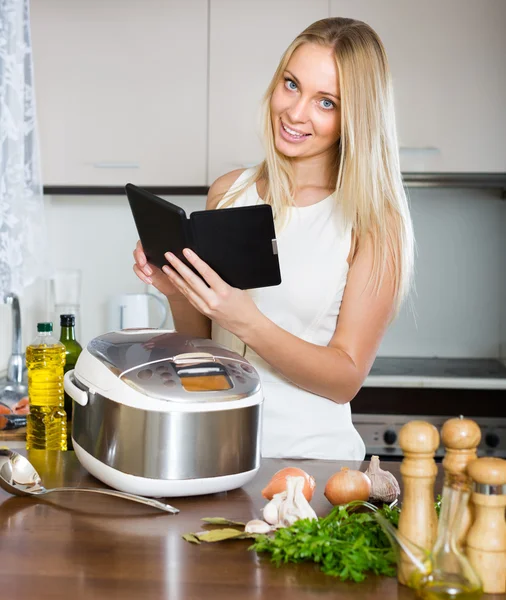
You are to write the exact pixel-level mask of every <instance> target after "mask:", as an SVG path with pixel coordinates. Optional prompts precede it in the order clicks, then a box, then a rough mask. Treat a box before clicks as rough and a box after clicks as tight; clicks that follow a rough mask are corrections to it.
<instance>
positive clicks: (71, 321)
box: [60, 315, 83, 423]
mask: <svg viewBox="0 0 506 600" xmlns="http://www.w3.org/2000/svg"><path fill="white" fill-rule="evenodd" d="M60 326H61V334H60V342H61V343H62V344H63V345H64V346H65V367H64V368H63V372H64V373H66V372H67V371H70V370H71V369H73V368H74V367H75V366H76V362H77V359H78V358H79V355H80V354H81V352H82V350H83V348H82V346H81V344H80V343H79V342H78V341H77V340H76V318H75V316H74V315H60ZM64 407H65V412H66V413H67V423H68V422H69V421H71V420H72V398H71V397H70V396H69V395H68V394H67V392H65V400H64Z"/></svg>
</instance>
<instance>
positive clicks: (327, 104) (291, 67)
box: [271, 44, 341, 158]
mask: <svg viewBox="0 0 506 600" xmlns="http://www.w3.org/2000/svg"><path fill="white" fill-rule="evenodd" d="M271 118H272V127H273V131H274V140H275V144H276V148H277V150H278V152H281V153H282V154H284V155H285V156H288V157H290V158H309V157H312V156H317V155H320V154H325V153H327V152H329V151H330V150H333V149H334V148H335V144H336V142H337V140H338V139H339V136H340V134H341V102H340V90H339V77H338V72H337V65H336V60H335V55H334V51H333V49H332V48H329V47H327V46H319V45H316V44H303V45H302V46H299V47H298V48H297V50H295V52H294V53H293V54H292V56H291V58H290V60H289V62H288V64H287V66H286V70H285V71H284V73H283V78H282V79H281V80H280V81H279V82H278V84H277V86H276V88H275V90H274V92H273V94H272V98H271Z"/></svg>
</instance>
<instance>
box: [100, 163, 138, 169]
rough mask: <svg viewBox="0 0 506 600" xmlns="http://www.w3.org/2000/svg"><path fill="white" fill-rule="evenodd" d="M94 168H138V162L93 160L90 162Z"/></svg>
mask: <svg viewBox="0 0 506 600" xmlns="http://www.w3.org/2000/svg"><path fill="white" fill-rule="evenodd" d="M91 165H92V167H94V168H95V169H139V168H140V165H139V163H133V162H95V163H91Z"/></svg>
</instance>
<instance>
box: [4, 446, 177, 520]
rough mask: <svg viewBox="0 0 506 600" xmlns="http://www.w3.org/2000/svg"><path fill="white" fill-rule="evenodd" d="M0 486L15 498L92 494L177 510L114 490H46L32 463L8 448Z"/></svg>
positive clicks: (172, 510) (170, 511) (156, 501)
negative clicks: (56, 494)
mask: <svg viewBox="0 0 506 600" xmlns="http://www.w3.org/2000/svg"><path fill="white" fill-rule="evenodd" d="M0 486H1V487H2V488H3V489H4V490H5V491H7V492H9V493H10V494H14V495H15V496H43V495H44V494H49V493H51V492H93V493H95V494H106V495H108V496H116V497H118V498H124V499H125V500H133V501H134V502H139V503H140V504H148V505H149V506H153V507H154V508H159V509H160V510H164V511H166V512H169V513H173V514H177V513H178V512H179V509H178V508H174V507H173V506H171V505H170V504H165V503H163V502H159V501H158V500H153V499H152V498H144V497H143V496H136V495H135V494H127V493H126V492H118V491H116V490H108V489H101V488H70V487H59V488H52V489H50V490H47V489H46V488H45V487H44V486H43V485H42V481H41V479H40V476H39V474H38V473H37V471H36V470H35V469H34V467H33V465H32V463H31V462H30V461H28V460H27V459H26V458H25V457H24V456H21V454H18V453H17V452H14V450H10V449H9V448H0Z"/></svg>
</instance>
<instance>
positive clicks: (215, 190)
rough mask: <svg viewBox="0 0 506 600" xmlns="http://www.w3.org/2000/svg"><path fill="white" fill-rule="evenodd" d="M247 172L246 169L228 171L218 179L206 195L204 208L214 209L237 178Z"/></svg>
mask: <svg viewBox="0 0 506 600" xmlns="http://www.w3.org/2000/svg"><path fill="white" fill-rule="evenodd" d="M247 170H248V169H235V170H234V171H230V172H229V173H225V175H221V176H220V177H218V179H216V181H214V183H213V184H212V185H211V187H210V188H209V191H208V193H207V203H206V208H207V209H213V208H216V207H217V206H218V203H219V202H220V200H222V199H223V196H225V194H226V193H227V192H228V191H229V190H230V188H231V187H232V186H233V185H234V183H235V182H236V181H237V180H238V179H239V177H240V176H241V175H242V174H243V173H245V172H246V171H247Z"/></svg>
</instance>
